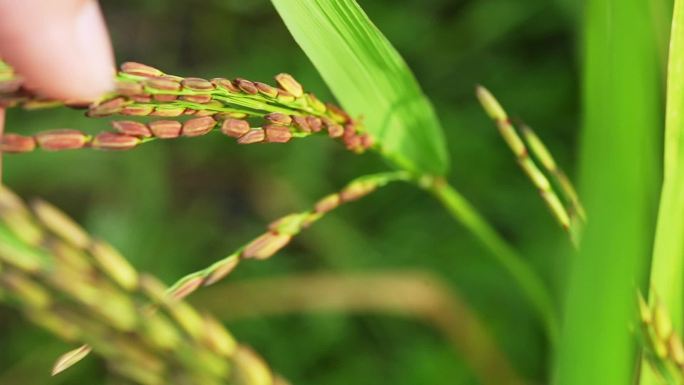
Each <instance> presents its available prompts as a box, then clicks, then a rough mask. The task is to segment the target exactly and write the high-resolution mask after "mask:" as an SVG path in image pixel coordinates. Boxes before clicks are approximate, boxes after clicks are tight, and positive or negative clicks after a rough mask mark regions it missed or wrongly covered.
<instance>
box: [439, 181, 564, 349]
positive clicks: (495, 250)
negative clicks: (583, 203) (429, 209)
mask: <svg viewBox="0 0 684 385" xmlns="http://www.w3.org/2000/svg"><path fill="white" fill-rule="evenodd" d="M428 189H429V190H430V192H432V193H433V194H434V195H435V196H436V197H437V199H438V200H439V201H440V202H441V203H442V204H443V205H444V207H445V208H446V209H447V210H448V211H449V213H450V214H451V215H452V216H453V217H454V218H455V219H456V220H458V221H459V222H461V223H462V224H463V226H465V227H466V228H467V229H468V230H469V231H470V232H471V233H472V234H473V235H475V236H476V237H477V238H478V239H479V240H480V241H481V242H482V244H483V245H484V246H485V247H487V249H489V251H490V252H491V255H492V257H494V259H495V260H496V261H497V262H498V263H499V264H500V265H501V266H502V267H503V268H504V269H505V270H506V271H507V272H508V273H509V274H510V275H511V276H512V277H513V279H514V280H515V281H516V282H517V283H518V285H520V288H521V290H522V291H523V294H524V295H525V297H526V298H527V300H528V301H529V303H530V305H531V306H532V307H533V308H534V309H535V310H536V311H537V312H538V314H539V316H540V318H541V319H542V322H544V325H545V328H546V331H547V334H548V336H549V340H550V341H551V342H552V343H555V341H556V340H557V337H558V322H557V320H556V317H555V313H554V307H553V302H552V300H551V297H550V295H549V291H548V288H547V287H546V286H545V285H544V282H543V281H542V280H541V278H540V277H539V276H538V275H537V274H536V273H535V272H534V270H532V269H531V268H530V266H529V265H528V264H527V263H526V262H525V261H524V260H523V259H522V257H520V255H518V253H517V252H516V251H515V250H514V249H513V248H511V247H510V246H509V245H508V244H507V243H506V241H504V240H503V239H502V238H501V237H500V236H499V234H498V233H497V232H496V231H495V230H494V229H493V228H492V227H491V225H490V224H489V223H488V222H487V221H486V220H485V219H484V218H483V217H482V216H481V215H480V214H479V213H478V212H477V210H475V208H474V207H473V206H472V205H471V204H470V203H469V202H468V201H467V200H466V199H465V198H464V197H463V196H462V195H461V194H459V193H458V191H456V190H455V189H454V188H453V187H451V186H450V185H449V184H447V183H446V182H444V181H443V180H441V179H436V180H435V181H434V183H430V184H429V186H428Z"/></svg>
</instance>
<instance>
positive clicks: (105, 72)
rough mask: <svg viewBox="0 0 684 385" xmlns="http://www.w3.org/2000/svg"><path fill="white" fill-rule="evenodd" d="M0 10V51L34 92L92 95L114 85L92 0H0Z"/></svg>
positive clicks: (56, 95)
mask: <svg viewBox="0 0 684 385" xmlns="http://www.w3.org/2000/svg"><path fill="white" fill-rule="evenodd" d="M0 15H2V22H0V55H2V56H3V57H4V58H5V59H6V60H7V61H8V62H9V63H10V64H11V65H12V66H14V67H15V69H16V71H17V72H18V73H19V74H21V75H22V76H23V77H24V78H25V79H26V83H27V85H28V86H29V87H31V88H32V89H34V90H35V92H37V93H39V94H41V95H44V96H47V97H52V98H58V99H76V100H92V99H95V98H97V97H98V96H100V95H102V94H103V93H105V92H107V91H109V90H110V89H111V88H112V87H113V76H114V73H115V70H114V55H113V53H112V48H111V43H110V41H109V35H108V33H107V29H106V27H105V24H104V18H103V17H102V13H101V11H100V7H99V5H98V3H97V2H96V1H94V0H62V1H54V0H23V1H15V0H0ZM29 16H30V19H31V21H32V22H31V23H27V22H26V20H27V18H28V17H29ZM6 20H7V22H6Z"/></svg>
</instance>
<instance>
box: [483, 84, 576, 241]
mask: <svg viewBox="0 0 684 385" xmlns="http://www.w3.org/2000/svg"><path fill="white" fill-rule="evenodd" d="M476 94H477V98H478V99H479V101H480V104H481V105H482V107H483V108H484V110H485V111H486V112H487V115H489V117H490V118H491V119H492V120H494V122H495V123H496V126H497V128H498V129H499V133H500V134H501V136H502V137H503V139H504V141H505V142H506V144H507V145H508V147H509V148H510V149H511V151H513V154H514V155H515V157H516V161H517V163H518V165H520V167H521V168H522V169H523V171H524V172H525V174H526V175H527V177H528V178H529V179H530V181H531V182H532V184H533V185H534V186H535V187H536V188H537V190H538V191H539V194H540V195H541V197H542V199H543V200H544V202H545V203H546V205H547V206H548V208H549V210H550V211H551V214H552V215H553V216H554V218H556V220H557V221H558V223H559V224H560V225H561V227H562V228H563V229H564V230H566V231H567V232H568V233H569V235H570V239H571V241H572V242H573V244H574V245H575V246H577V245H578V244H579V241H580V233H581V228H582V226H583V224H584V222H585V221H586V213H585V211H584V208H583V206H582V204H581V202H580V200H579V197H578V195H577V192H576V190H575V188H574V187H573V185H572V183H571V182H570V180H569V178H568V177H567V175H566V174H565V173H564V172H563V170H561V169H560V168H559V167H558V166H557V163H556V161H555V160H554V158H553V157H552V155H551V153H550V152H549V150H548V149H547V147H546V146H545V145H544V143H543V142H542V141H541V139H539V137H538V136H537V135H536V134H535V133H534V131H532V129H531V128H530V127H528V126H527V125H524V124H521V125H520V126H521V127H520V128H517V127H516V126H515V125H514V124H513V123H512V122H511V119H510V118H509V116H508V114H507V113H506V111H505V110H504V109H503V107H502V106H501V104H500V103H499V102H498V101H497V100H496V98H495V97H494V96H493V95H492V94H491V93H490V92H489V90H487V89H486V88H484V87H482V86H478V87H477V89H476Z"/></svg>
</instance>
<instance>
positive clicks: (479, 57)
mask: <svg viewBox="0 0 684 385" xmlns="http://www.w3.org/2000/svg"><path fill="white" fill-rule="evenodd" d="M359 2H360V4H361V5H362V6H363V7H364V9H365V10H366V12H367V13H368V14H369V16H370V17H371V19H372V20H373V21H374V22H375V23H376V24H377V25H378V27H379V28H380V29H381V30H382V31H383V32H384V33H385V35H386V36H387V37H388V38H389V40H390V41H391V42H392V43H393V44H394V45H395V46H396V48H397V49H398V50H399V51H400V52H401V54H402V55H404V58H405V59H406V61H407V62H408V63H409V66H410V67H411V68H412V69H413V70H414V72H415V74H416V77H417V78H418V80H419V82H420V83H421V85H422V87H423V89H424V91H425V92H426V94H427V95H428V96H429V97H430V98H431V99H432V101H433V103H434V105H435V108H436V110H437V114H438V115H439V117H440V119H441V121H442V125H443V127H444V129H445V131H446V132H445V134H446V137H447V142H448V146H449V152H450V157H451V159H452V164H453V166H452V171H451V174H450V175H449V179H450V180H451V181H452V182H453V184H454V185H455V186H456V187H457V188H459V189H460V190H461V191H462V192H463V193H464V195H465V196H467V197H468V198H469V199H470V200H471V201H472V202H473V203H474V204H475V205H476V206H477V207H478V208H479V209H480V210H481V211H482V212H483V214H484V215H485V216H486V217H487V218H488V219H490V221H491V222H492V223H493V224H494V225H495V226H496V227H497V229H499V230H500V231H501V233H502V234H504V236H505V238H507V239H508V240H509V241H510V242H511V243H512V244H514V245H515V246H516V247H518V248H519V249H520V250H521V251H522V252H523V254H524V255H525V256H526V257H528V258H529V261H530V263H531V264H532V265H533V266H534V268H535V269H536V270H538V271H539V272H540V274H541V275H542V276H543V277H545V279H546V280H547V282H548V283H549V285H550V286H551V287H553V288H554V290H556V289H558V288H559V286H560V285H562V277H563V276H564V274H565V269H566V261H565V254H564V250H565V248H566V247H567V245H566V243H567V241H566V238H565V236H564V234H562V233H561V231H560V230H558V229H557V226H556V224H555V223H554V220H553V218H552V217H551V215H549V214H548V213H547V211H546V209H545V207H544V204H543V203H542V201H541V200H540V199H539V197H538V196H537V194H536V192H535V191H534V189H533V187H532V186H531V185H530V184H529V183H528V181H527V180H526V178H525V176H524V175H523V174H522V173H521V172H520V171H519V169H518V168H517V165H516V164H515V162H514V161H513V158H512V157H511V154H510V152H509V151H508V149H507V148H506V147H505V144H504V143H503V142H502V140H501V138H499V136H498V133H497V132H496V130H495V129H494V127H493V126H492V124H491V122H490V121H489V119H488V118H487V117H486V116H485V114H484V113H483V112H482V111H481V110H480V107H479V106H478V104H477V101H476V99H475V97H474V95H473V89H474V85H475V84H476V83H482V84H484V85H486V86H487V87H489V88H490V89H491V90H492V91H493V92H494V93H495V94H496V95H497V97H498V98H499V99H500V100H501V102H502V103H503V104H504V105H505V106H506V108H507V110H508V111H509V112H510V113H511V114H512V115H514V116H520V117H524V118H525V120H526V121H527V122H528V123H529V124H530V125H531V126H532V127H534V128H535V129H536V130H537V132H538V133H539V135H540V136H541V137H542V138H543V139H544V140H545V142H546V143H547V145H548V146H549V147H550V148H551V150H552V151H553V152H554V154H555V155H556V157H557V158H558V160H559V163H560V164H561V166H562V167H564V168H565V169H566V170H567V171H568V172H569V173H570V174H571V175H573V174H574V172H573V171H574V167H573V166H574V160H575V143H576V136H577V132H578V129H577V128H578V122H579V116H578V112H577V111H578V59H577V57H576V54H575V53H576V46H575V45H576V40H577V39H576V31H575V27H576V25H575V19H574V15H575V14H576V11H577V10H576V9H575V6H574V5H573V3H572V2H568V1H558V2H550V1H545V0H525V1H517V0H406V1H402V2H396V1H390V0H361V1H359ZM102 6H103V8H104V13H105V16H106V18H107V21H108V24H109V26H110V31H111V35H112V39H113V41H114V47H115V50H116V57H117V60H118V61H119V62H123V61H126V60H136V61H140V62H143V63H147V64H150V65H153V66H157V67H159V68H161V69H163V70H164V71H166V72H168V73H176V74H178V75H186V76H193V75H194V76H201V77H213V76H226V77H236V76H241V77H245V78H248V79H253V80H260V81H268V82H270V79H271V78H272V76H273V75H275V74H277V73H279V72H289V73H292V74H293V75H294V76H295V77H296V78H297V79H298V80H299V81H300V82H301V83H302V84H304V85H305V87H306V88H307V89H310V90H312V91H314V92H315V93H316V94H317V95H318V96H319V97H320V98H321V99H322V100H329V99H330V93H329V91H328V90H327V89H326V87H325V85H324V84H323V82H322V80H321V79H320V77H319V76H318V75H317V73H316V72H315V70H314V69H313V66H312V65H311V64H310V63H309V62H308V61H307V59H306V57H305V55H304V54H303V53H302V52H301V51H300V50H299V48H298V47H297V46H296V44H295V43H294V41H293V39H292V38H291V37H290V36H289V34H288V32H287V30H286V29H285V26H284V25H283V23H282V21H281V20H280V19H279V18H278V16H277V14H276V12H275V10H274V9H273V7H272V5H271V4H270V2H268V1H267V0H249V1H244V0H213V1H199V0H195V1H192V0H178V1H173V2H170V1H162V0H144V1H143V0H116V1H114V0H105V1H102ZM59 127H74V128H79V129H86V130H87V129H95V128H105V127H106V123H105V122H103V121H97V120H89V119H85V118H83V117H82V116H81V115H80V113H79V112H77V111H70V110H58V111H44V112H39V113H33V112H31V113H26V112H21V111H11V112H10V113H9V116H8V121H7V130H8V131H10V132H15V131H16V132H22V131H29V132H34V131H38V130H42V129H48V128H59ZM386 167H387V165H386V164H385V163H384V161H383V160H381V159H380V158H379V157H378V156H376V155H373V154H369V155H364V156H361V157H357V156H354V155H353V154H350V153H348V152H347V151H345V150H344V149H343V148H342V146H339V145H337V144H336V143H333V142H331V141H329V140H326V138H314V139H307V140H302V141H295V142H294V143H291V144H288V145H263V146H246V147H239V146H238V145H236V144H235V143H234V141H232V140H229V139H227V138H224V137H221V136H217V135H209V136H206V137H202V138H196V139H181V140H176V141H172V142H155V143H151V144H147V145H144V146H141V147H140V148H139V149H136V150H134V151H130V152H125V153H103V152H89V151H78V152H66V153H42V152H37V153H34V154H28V155H22V156H7V157H6V160H5V181H6V183H7V184H8V185H9V186H10V187H12V188H14V189H15V190H17V191H18V192H19V193H21V194H22V195H23V196H25V197H27V198H28V197H31V196H40V197H43V198H45V199H47V200H49V201H51V202H53V203H55V204H56V205H57V206H59V207H61V208H63V209H64V210H65V211H66V212H68V213H69V214H70V215H73V216H74V217H76V218H77V219H78V220H79V221H80V222H81V223H83V224H84V225H85V226H86V227H87V228H88V230H89V231H91V232H92V233H94V234H95V235H97V236H100V237H102V238H105V239H107V240H108V241H110V242H112V243H113V244H114V245H116V246H117V247H118V248H120V249H121V250H122V251H123V252H124V254H125V255H126V256H127V257H128V258H129V259H130V260H131V261H132V262H133V264H134V265H135V266H136V267H137V268H139V269H140V270H143V271H147V272H151V273H153V274H155V275H157V276H159V277H160V278H162V279H163V280H165V281H166V282H169V283H170V282H172V281H173V280H175V279H176V278H178V277H180V276H182V275H184V274H186V273H188V272H190V271H193V270H196V269H199V268H202V267H204V266H206V265H207V264H209V263H210V262H212V261H214V260H216V259H218V258H220V257H222V256H224V255H225V254H227V253H228V252H229V251H232V250H233V249H234V248H235V247H237V246H239V245H241V244H242V243H244V242H245V241H247V240H249V239H251V238H253V237H254V236H256V235H258V234H260V232H261V231H262V229H263V226H264V225H265V224H266V223H267V222H268V221H270V220H271V219H274V218H276V217H278V216H280V215H283V214H286V213H288V212H291V211H296V210H301V209H303V208H306V207H308V206H309V205H310V204H311V203H312V202H314V200H315V199H317V198H319V197H321V196H323V195H325V194H327V193H329V192H332V191H334V190H336V189H337V188H339V187H341V186H342V185H343V184H344V183H346V182H347V181H348V180H350V179H352V178H353V177H354V176H357V175H360V174H362V173H369V172H375V171H379V170H383V169H385V168H386ZM484 253H486V250H485V249H484V248H483V247H482V246H481V245H479V244H478V243H477V242H476V241H475V240H473V238H472V237H471V236H470V235H469V234H467V233H466V232H465V231H464V230H463V229H462V228H460V227H459V226H458V225H457V224H456V223H455V222H453V220H452V219H451V218H449V217H448V215H447V214H446V213H444V212H443V209H442V208H441V207H440V206H439V205H438V203H436V202H435V201H434V200H432V199H431V198H430V197H429V196H428V195H426V194H425V193H423V192H421V191H418V190H417V189H415V188H414V187H412V186H408V185H394V186H390V187H388V188H386V189H383V190H382V191H380V192H378V193H377V194H374V195H372V196H371V197H369V198H366V199H365V200H363V201H360V202H358V203H356V204H353V205H348V206H347V207H344V208H342V209H340V210H339V211H336V212H335V213H333V214H332V215H330V216H329V217H328V218H326V219H324V220H323V221H321V222H320V223H319V224H317V225H316V226H314V227H313V228H311V229H310V230H307V231H306V232H304V233H303V234H302V235H301V237H299V238H298V239H296V240H295V242H294V244H293V246H292V247H289V248H288V249H286V250H285V251H284V252H283V253H281V254H280V255H278V256H276V257H275V258H273V259H272V260H269V261H266V262H248V263H244V264H242V265H241V266H240V267H239V268H238V269H237V271H236V272H235V275H234V276H233V277H232V278H230V279H233V280H247V279H250V277H266V276H283V275H287V274H289V273H293V272H302V271H307V272H311V271H338V272H354V271H364V272H372V271H382V270H385V269H390V268H392V269H401V268H412V269H424V270H427V271H430V272H433V273H434V274H436V275H438V276H439V277H440V278H442V279H443V280H445V281H446V282H448V283H449V284H450V285H451V288H452V289H453V290H454V291H455V292H458V293H460V294H461V295H462V296H463V297H464V298H465V299H466V300H467V301H468V302H469V303H470V305H471V306H472V307H473V308H474V309H475V310H476V311H477V312H478V314H479V315H480V318H481V319H482V320H483V321H484V322H485V324H486V325H487V326H488V327H489V328H490V329H491V330H492V332H493V334H494V336H495V337H496V338H497V340H498V341H499V342H500V344H501V346H502V349H503V350H504V352H505V353H506V354H507V355H508V356H509V357H510V359H511V361H512V362H513V364H514V365H515V366H516V367H517V368H518V369H519V371H520V372H521V373H522V374H523V375H524V376H525V377H526V378H529V379H531V380H532V381H533V382H541V381H542V380H543V379H544V378H546V376H547V375H548V370H549V361H548V360H549V357H548V355H547V352H548V346H547V343H546V341H545V339H544V335H543V331H542V327H541V325H539V324H538V323H537V322H536V321H535V319H536V318H535V316H534V314H532V312H531V310H530V309H529V308H528V307H527V305H526V304H525V302H524V301H523V299H522V298H521V297H520V294H519V291H518V290H517V289H516V287H515V285H514V283H513V282H512V281H511V280H510V279H508V278H507V275H506V274H505V273H504V272H503V271H502V270H501V269H500V268H499V266H497V265H495V264H494V263H493V262H492V260H491V259H489V258H483V254H484ZM556 297H558V296H556ZM197 305H198V306H199V307H200V308H201V307H202V304H201V303H200V304H197ZM225 306H226V307H230V304H229V303H226V304H225ZM206 310H211V309H206ZM228 327H229V328H230V329H231V330H233V331H234V333H235V334H236V336H237V337H238V339H240V340H241V341H243V342H245V343H248V344H251V345H253V346H254V347H255V348H256V349H257V350H258V351H259V352H261V353H262V354H263V355H264V356H265V357H266V359H267V360H268V361H269V362H270V363H271V365H272V366H273V367H274V368H275V369H276V370H277V371H279V372H280V373H282V374H283V375H284V376H285V377H287V378H288V379H290V380H291V381H292V382H293V383H295V384H323V385H328V384H329V385H332V384H348V383H353V384H358V385H363V384H381V383H393V384H397V385H401V384H416V383H420V384H431V383H435V384H436V383H444V381H445V380H448V382H449V383H458V384H474V383H476V380H475V378H474V377H473V374H472V372H471V370H470V369H469V368H468V367H467V366H466V365H465V364H464V362H463V359H462V357H459V355H458V353H457V352H456V351H455V350H454V349H453V348H452V347H451V346H450V345H449V344H448V342H447V341H445V340H444V338H442V336H440V335H439V334H438V333H437V332H436V331H434V330H432V329H431V328H429V327H428V326H427V325H425V324H424V323H421V322H420V321H417V320H411V319H408V318H398V317H393V316H384V315H379V314H374V315H345V314H315V315H311V314H302V315H293V316H279V317H263V318H258V319H245V320H242V321H239V322H230V323H229V324H228ZM0 345H1V348H0V384H2V385H9V384H25V383H31V384H36V385H37V384H56V383H92V382H95V383H103V381H102V376H103V373H104V372H105V370H106V369H105V368H103V367H102V365H101V364H100V363H99V362H98V361H97V359H95V358H92V357H91V358H88V359H87V360H85V362H84V363H83V364H81V365H79V366H77V367H75V368H73V369H72V370H70V371H69V372H68V373H66V374H65V375H64V376H60V377H56V378H49V377H48V373H49V367H50V365H51V363H52V360H53V359H54V358H56V357H57V355H58V354H59V353H61V352H62V351H63V350H64V349H65V348H67V346H65V345H64V344H63V343H61V342H59V341H56V340H55V339H53V338H52V337H51V336H47V335H46V334H45V333H44V332H42V331H39V330H36V329H35V328H34V327H32V326H29V325H28V324H27V323H26V322H25V321H24V320H23V319H22V318H21V317H20V316H19V315H18V314H17V313H15V312H14V311H13V310H10V309H8V308H4V307H0Z"/></svg>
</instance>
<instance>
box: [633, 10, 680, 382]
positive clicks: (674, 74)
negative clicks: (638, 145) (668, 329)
mask: <svg viewBox="0 0 684 385" xmlns="http://www.w3.org/2000/svg"><path fill="white" fill-rule="evenodd" d="M683 114H684V1H682V0H676V1H675V3H674V13H673V17H672V30H671V34H670V53H669V62H668V70H667V109H666V114H665V145H664V148H665V159H664V165H663V166H664V172H663V186H662V191H661V197H660V208H659V211H658V224H657V227H656V238H655V245H654V248H653V261H652V265H651V287H652V288H653V290H652V292H651V296H650V297H651V301H653V300H654V297H655V296H657V297H658V298H659V299H660V301H662V304H663V306H664V307H665V308H667V309H668V311H669V312H670V314H671V317H672V324H673V327H674V330H675V331H676V332H677V333H680V334H681V333H682V326H683V325H682V322H683V317H684V313H683V309H682V305H683V304H682V301H683V300H684V298H683V295H684V293H682V290H684V284H683V282H682V279H683V277H682V274H683V271H682V270H683V269H684V239H683V237H684V135H682V130H683V129H684V115H683ZM644 367H646V366H645V365H644ZM641 383H642V384H653V383H655V381H654V379H653V376H651V375H650V374H649V371H648V370H646V371H645V373H644V375H643V376H642V380H641Z"/></svg>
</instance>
